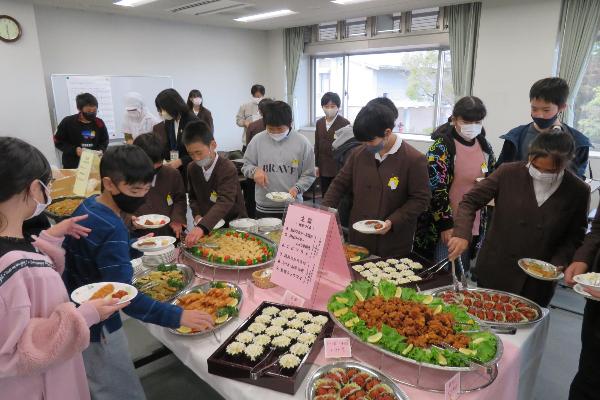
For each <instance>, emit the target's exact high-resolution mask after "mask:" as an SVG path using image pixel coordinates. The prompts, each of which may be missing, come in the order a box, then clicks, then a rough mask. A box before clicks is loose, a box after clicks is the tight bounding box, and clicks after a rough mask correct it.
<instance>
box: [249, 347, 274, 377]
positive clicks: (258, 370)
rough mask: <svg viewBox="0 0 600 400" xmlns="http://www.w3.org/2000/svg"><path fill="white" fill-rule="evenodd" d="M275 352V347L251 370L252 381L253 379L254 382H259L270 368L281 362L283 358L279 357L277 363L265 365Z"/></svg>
mask: <svg viewBox="0 0 600 400" xmlns="http://www.w3.org/2000/svg"><path fill="white" fill-rule="evenodd" d="M275 350H276V349H275V347H273V346H272V347H271V349H270V350H269V352H268V353H267V355H266V356H265V357H264V358H263V359H262V360H261V361H260V362H259V363H258V364H256V366H255V367H254V368H252V369H251V370H250V379H252V380H253V381H257V380H258V378H260V377H261V376H263V375H264V374H265V372H266V371H267V370H268V369H269V368H271V367H273V365H275V364H277V363H278V362H279V359H280V358H281V356H279V357H277V358H276V359H275V361H273V362H270V363H268V364H267V365H265V363H266V362H267V361H268V360H269V359H270V358H271V356H272V355H273V353H274V352H275Z"/></svg>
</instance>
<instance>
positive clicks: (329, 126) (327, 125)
mask: <svg viewBox="0 0 600 400" xmlns="http://www.w3.org/2000/svg"><path fill="white" fill-rule="evenodd" d="M337 117H338V114H335V117H333V119H332V120H331V122H327V118H325V128H326V130H327V131H329V128H331V125H333V123H334V122H335V120H336V119H337Z"/></svg>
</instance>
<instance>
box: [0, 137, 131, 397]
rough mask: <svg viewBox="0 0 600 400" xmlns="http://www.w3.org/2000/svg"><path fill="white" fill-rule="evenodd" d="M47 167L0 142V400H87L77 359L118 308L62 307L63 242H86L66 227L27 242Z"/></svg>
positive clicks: (28, 150)
mask: <svg viewBox="0 0 600 400" xmlns="http://www.w3.org/2000/svg"><path fill="white" fill-rule="evenodd" d="M50 178H51V169H50V165H49V164H48V161H47V160H46V158H45V157H44V156H43V155H42V153H41V152H40V151H39V150H37V149H36V148H35V147H33V146H31V145H29V144H27V143H25V142H23V141H22V140H19V139H14V138H8V137H0V182H2V184H0V321H1V322H0V388H1V389H0V399H2V400H4V399H11V400H12V399H20V400H30V399H31V400H37V399H45V400H81V399H89V398H90V394H89V390H88V386H87V379H86V376H85V370H84V367H83V359H82V357H81V351H82V350H83V349H85V348H86V347H87V346H88V344H89V327H90V326H91V325H93V324H96V323H98V322H99V321H101V320H103V319H106V318H107V317H108V316H110V315H111V314H113V313H114V312H116V311H118V310H119V309H120V308H122V307H125V306H126V305H127V304H122V305H119V306H116V305H115V303H116V302H117V301H118V300H116V299H115V300H94V301H90V302H87V303H85V304H82V305H81V306H80V307H79V308H75V305H74V304H73V303H71V302H69V297H68V295H67V290H66V289H65V286H64V284H63V282H62V279H61V276H60V275H61V273H62V271H63V268H64V251H63V250H62V248H61V244H62V241H63V238H64V236H65V235H71V236H74V237H77V238H78V237H80V236H86V235H87V233H88V232H89V229H87V228H84V227H82V226H80V225H78V224H77V222H78V221H81V220H82V219H85V218H86V216H82V217H78V218H72V219H68V220H66V221H63V222H61V223H59V224H57V225H54V226H53V227H51V228H49V229H47V230H45V231H43V232H42V233H41V234H40V235H39V236H38V237H33V238H32V239H33V242H32V241H30V240H28V238H24V237H23V221H25V220H27V219H29V218H32V217H35V216H37V215H39V214H40V213H42V211H43V210H44V209H45V208H46V206H47V205H48V204H49V203H50V201H51V199H50V190H49V189H48V185H49V182H50Z"/></svg>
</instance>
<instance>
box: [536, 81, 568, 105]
mask: <svg viewBox="0 0 600 400" xmlns="http://www.w3.org/2000/svg"><path fill="white" fill-rule="evenodd" d="M568 98H569V85H568V84H567V81H565V80H564V79H562V78H558V77H553V78H544V79H540V80H539V81H537V82H536V83H534V84H533V86H531V89H530V90H529V100H530V101H531V100H533V99H539V100H544V101H546V102H548V103H552V104H556V105H557V106H559V107H562V106H563V105H565V104H567V99H568Z"/></svg>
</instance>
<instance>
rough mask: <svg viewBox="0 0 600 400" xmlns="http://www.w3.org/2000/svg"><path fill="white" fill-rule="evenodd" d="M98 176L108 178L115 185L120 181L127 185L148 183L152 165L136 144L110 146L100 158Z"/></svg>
mask: <svg viewBox="0 0 600 400" xmlns="http://www.w3.org/2000/svg"><path fill="white" fill-rule="evenodd" d="M100 177H101V178H110V180H111V181H113V183H114V184H115V185H118V184H119V183H121V182H125V183H126V184H128V185H132V184H135V183H150V182H152V179H154V166H153V165H152V161H151V160H150V157H148V155H147V154H146V153H145V152H144V150H142V149H141V148H139V147H138V146H135V145H132V144H124V145H120V146H110V147H109V148H108V149H107V150H106V152H105V153H104V155H103V156H102V159H101V160H100Z"/></svg>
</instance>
